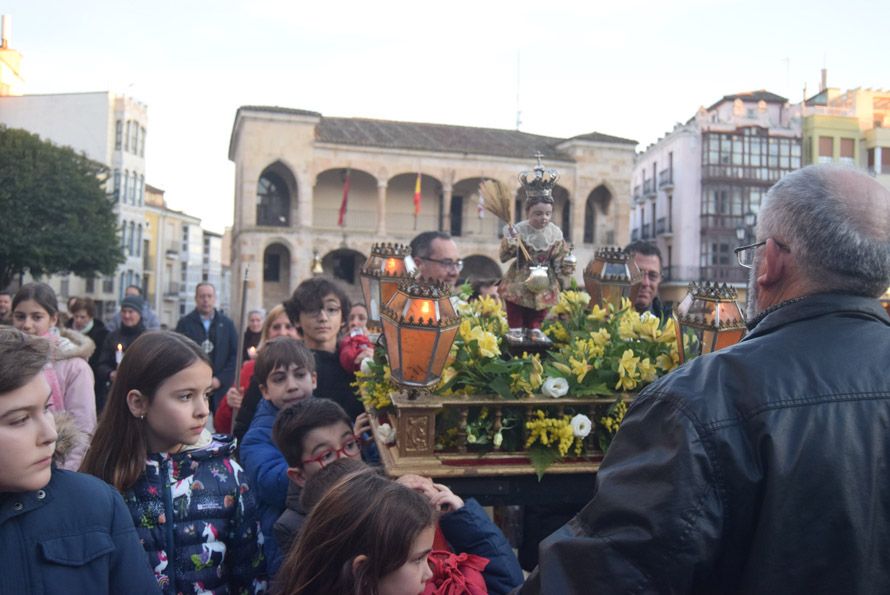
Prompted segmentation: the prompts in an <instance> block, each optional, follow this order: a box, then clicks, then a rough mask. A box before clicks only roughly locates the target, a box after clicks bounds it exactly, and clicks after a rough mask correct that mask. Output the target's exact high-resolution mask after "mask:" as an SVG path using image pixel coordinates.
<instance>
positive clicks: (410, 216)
mask: <svg viewBox="0 0 890 595" xmlns="http://www.w3.org/2000/svg"><path fill="white" fill-rule="evenodd" d="M416 182H417V172H409V173H401V174H396V175H394V176H393V177H391V178H390V179H389V181H388V182H387V186H386V228H387V229H390V230H399V231H408V232H414V233H413V234H409V235H414V234H416V233H420V232H422V231H432V230H438V231H442V230H443V226H444V222H445V213H444V212H443V206H442V182H441V181H440V180H439V179H438V178H436V177H434V176H431V175H429V174H425V173H422V172H421V176H420V214H419V215H418V216H417V221H416V222H415V218H414V187H415V183H416ZM444 231H448V230H444Z"/></svg>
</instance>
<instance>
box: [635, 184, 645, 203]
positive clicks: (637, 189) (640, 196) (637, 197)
mask: <svg viewBox="0 0 890 595" xmlns="http://www.w3.org/2000/svg"><path fill="white" fill-rule="evenodd" d="M633 198H634V202H643V193H642V191H641V190H640V185H639V184H637V185H636V186H634V197H633Z"/></svg>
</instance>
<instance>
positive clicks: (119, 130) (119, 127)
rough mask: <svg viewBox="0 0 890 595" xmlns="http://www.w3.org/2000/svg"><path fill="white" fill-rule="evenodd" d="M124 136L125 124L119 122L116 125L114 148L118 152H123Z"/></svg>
mask: <svg viewBox="0 0 890 595" xmlns="http://www.w3.org/2000/svg"><path fill="white" fill-rule="evenodd" d="M123 135H124V123H123V122H121V121H120V120H118V121H117V122H115V124H114V148H115V149H116V150H118V151H120V150H121V142H122V141H123V138H122V137H123Z"/></svg>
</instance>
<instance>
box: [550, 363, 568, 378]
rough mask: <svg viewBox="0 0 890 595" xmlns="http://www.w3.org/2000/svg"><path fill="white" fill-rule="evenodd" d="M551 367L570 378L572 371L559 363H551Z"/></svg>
mask: <svg viewBox="0 0 890 595" xmlns="http://www.w3.org/2000/svg"><path fill="white" fill-rule="evenodd" d="M553 367H554V368H556V369H557V370H559V371H560V372H562V373H563V374H567V375H569V376H571V374H572V369H571V368H570V367H568V366H567V365H565V364H563V363H561V362H553Z"/></svg>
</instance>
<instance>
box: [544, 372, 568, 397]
mask: <svg viewBox="0 0 890 595" xmlns="http://www.w3.org/2000/svg"><path fill="white" fill-rule="evenodd" d="M567 392H569V381H568V380H566V379H565V378H560V377H559V376H556V377H554V376H549V377H548V378H547V380H545V381H544V385H543V386H541V394H543V395H546V396H548V397H553V398H554V399H558V398H559V397H561V396H563V395H564V394H566V393H567Z"/></svg>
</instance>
